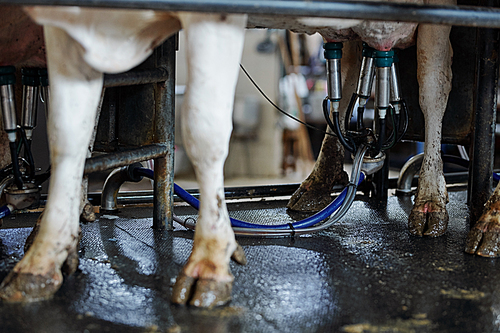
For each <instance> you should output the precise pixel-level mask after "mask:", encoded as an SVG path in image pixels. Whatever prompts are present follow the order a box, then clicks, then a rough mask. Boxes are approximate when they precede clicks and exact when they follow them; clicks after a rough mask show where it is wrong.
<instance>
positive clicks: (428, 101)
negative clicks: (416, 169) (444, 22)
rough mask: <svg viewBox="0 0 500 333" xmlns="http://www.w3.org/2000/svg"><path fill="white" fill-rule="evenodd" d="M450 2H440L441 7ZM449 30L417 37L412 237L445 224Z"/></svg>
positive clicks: (423, 28)
mask: <svg viewBox="0 0 500 333" xmlns="http://www.w3.org/2000/svg"><path fill="white" fill-rule="evenodd" d="M444 3H446V4H452V3H454V1H453V0H452V1H449V0H448V1H444V2H443V4H444ZM450 29H451V27H448V26H440V25H429V24H421V25H419V27H418V38H417V62H418V68H417V79H418V83H419V94H420V95H419V96H420V100H419V101H420V108H421V109H422V112H423V114H424V119H425V145H424V160H423V163H422V167H421V169H420V176H419V181H418V188H417V195H416V196H415V203H414V205H413V209H412V211H411V213H410V217H409V221H408V225H409V229H410V232H411V233H412V234H414V235H419V236H422V235H426V236H433V237H435V236H440V235H442V234H443V233H444V232H445V231H446V227H447V225H448V212H447V210H446V204H447V202H448V192H447V191H446V183H445V180H444V174H443V161H442V160H441V128H442V119H443V115H444V112H445V110H446V104H447V102H448V95H449V93H450V90H451V77H452V73H451V62H452V56H453V51H452V48H451V44H450V41H449V35H450Z"/></svg>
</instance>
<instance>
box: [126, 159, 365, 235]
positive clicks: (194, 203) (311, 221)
mask: <svg viewBox="0 0 500 333" xmlns="http://www.w3.org/2000/svg"><path fill="white" fill-rule="evenodd" d="M134 172H137V174H138V175H141V176H145V177H148V178H151V179H153V178H154V172H153V171H152V170H149V169H145V168H137V169H135V170H134ZM364 178H365V175H364V174H363V173H361V175H360V178H359V182H358V184H357V185H359V184H360V183H361V182H362V181H363V180H364ZM174 193H175V194H177V195H178V196H179V198H181V199H183V200H184V201H186V202H187V203H188V204H189V205H190V206H191V207H193V208H195V209H200V201H199V200H198V199H196V198H195V197H193V196H192V195H191V194H189V193H188V192H187V191H186V190H184V189H183V188H181V187H180V186H179V185H177V184H175V183H174ZM346 193H347V187H346V188H345V189H344V190H343V191H342V192H341V193H340V194H339V196H338V197H337V198H335V200H333V202H332V203H330V204H329V205H328V206H326V207H325V208H324V209H323V210H321V211H319V212H318V213H316V214H314V215H312V216H310V217H308V218H306V219H304V220H302V221H298V222H295V223H286V224H279V225H263V224H254V223H249V222H245V221H240V220H237V219H234V218H230V220H231V225H232V226H233V227H239V228H252V229H256V228H259V229H302V228H308V227H311V226H313V225H315V224H317V223H319V222H321V221H323V220H324V219H327V218H329V217H330V215H332V214H333V213H334V212H335V211H336V210H337V209H339V207H340V206H341V205H342V203H343V202H344V199H345V196H346Z"/></svg>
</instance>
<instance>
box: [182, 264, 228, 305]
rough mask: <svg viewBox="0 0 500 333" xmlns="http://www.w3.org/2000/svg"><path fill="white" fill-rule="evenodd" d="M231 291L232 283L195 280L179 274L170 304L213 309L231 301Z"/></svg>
mask: <svg viewBox="0 0 500 333" xmlns="http://www.w3.org/2000/svg"><path fill="white" fill-rule="evenodd" d="M232 289H233V283H232V281H231V282H224V281H215V280H210V279H195V278H193V277H190V276H187V275H186V274H184V273H180V274H179V276H178V277H177V281H176V282H175V285H174V289H173V291H172V302H173V303H176V304H188V303H189V305H192V306H196V307H203V308H213V307H215V306H221V305H224V304H226V303H228V302H229V301H230V300H231V290H232Z"/></svg>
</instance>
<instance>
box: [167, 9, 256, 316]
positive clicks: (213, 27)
mask: <svg viewBox="0 0 500 333" xmlns="http://www.w3.org/2000/svg"><path fill="white" fill-rule="evenodd" d="M180 19H181V21H182V26H183V28H184V31H185V35H186V51H187V63H188V84H187V92H186V96H185V98H184V102H183V109H182V131H183V139H184V144H185V147H186V149H187V153H188V155H189V157H190V159H191V161H192V163H193V165H194V169H195V172H196V177H197V179H198V183H199V186H200V197H201V198H200V212H199V219H198V223H197V225H196V231H195V235H194V244H193V250H192V253H191V256H190V257H189V259H188V262H187V263H186V265H185V266H184V268H183V270H182V271H181V273H180V274H179V276H178V278H177V281H176V284H175V286H174V289H173V292H172V301H173V302H174V303H180V304H185V303H187V302H189V303H190V304H191V305H194V306H203V307H211V306H215V305H222V304H224V303H226V302H227V301H229V300H230V297H231V289H232V282H233V279H234V278H233V276H232V274H231V272H230V270H229V260H230V258H231V256H232V255H233V253H234V252H235V251H236V252H237V253H239V254H240V255H241V254H242V253H241V252H239V251H237V249H238V246H237V243H236V240H235V237H234V233H233V231H232V229H231V224H230V221H229V215H228V212H227V208H226V203H225V199H224V179H223V167H224V161H225V159H226V156H227V152H228V146H229V138H230V135H231V130H232V120H231V115H232V110H233V99H234V90H235V87H236V80H237V77H238V72H239V61H240V58H241V52H242V48H243V38H244V28H245V23H246V17H245V16H243V15H217V14H213V15H207V14H181V15H180ZM239 249H241V248H239ZM243 258H244V257H243ZM243 258H241V257H240V259H242V260H243Z"/></svg>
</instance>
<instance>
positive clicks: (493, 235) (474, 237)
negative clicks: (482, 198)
mask: <svg viewBox="0 0 500 333" xmlns="http://www.w3.org/2000/svg"><path fill="white" fill-rule="evenodd" d="M499 244H500V184H498V185H497V187H496V189H495V192H493V194H492V195H491V197H490V198H489V199H488V202H486V205H485V206H484V211H483V214H482V215H481V217H480V218H479V220H478V221H477V222H476V224H475V225H474V227H473V228H472V230H471V231H469V234H468V235H467V242H466V244H465V252H467V253H470V254H478V255H480V256H483V257H498V256H500V246H499Z"/></svg>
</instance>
